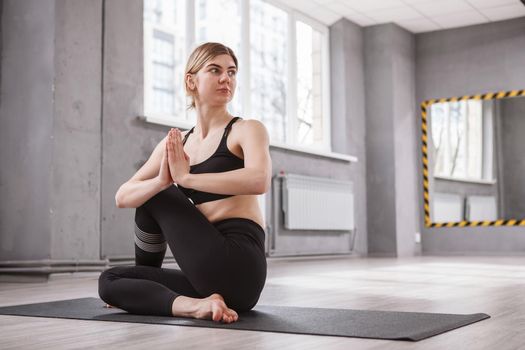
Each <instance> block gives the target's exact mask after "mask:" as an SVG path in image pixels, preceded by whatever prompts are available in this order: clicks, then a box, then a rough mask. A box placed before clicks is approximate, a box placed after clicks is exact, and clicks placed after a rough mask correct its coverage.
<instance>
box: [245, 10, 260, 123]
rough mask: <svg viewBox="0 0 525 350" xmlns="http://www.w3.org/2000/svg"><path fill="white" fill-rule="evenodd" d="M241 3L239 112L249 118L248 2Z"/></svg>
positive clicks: (249, 49) (249, 50)
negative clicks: (240, 87) (240, 89)
mask: <svg viewBox="0 0 525 350" xmlns="http://www.w3.org/2000/svg"><path fill="white" fill-rule="evenodd" d="M240 1H241V52H242V53H241V56H242V67H240V69H241V70H242V75H241V77H242V79H241V86H242V89H243V92H242V101H241V110H242V114H243V115H245V116H251V113H252V111H251V94H250V91H251V89H250V83H251V79H250V76H251V70H250V67H251V64H250V52H251V48H250V0H240ZM261 118H262V116H258V117H257V119H261Z"/></svg>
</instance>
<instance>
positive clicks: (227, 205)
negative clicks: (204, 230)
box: [196, 195, 264, 228]
mask: <svg viewBox="0 0 525 350" xmlns="http://www.w3.org/2000/svg"><path fill="white" fill-rule="evenodd" d="M196 207H197V209H199V210H200V211H201V213H203V214H204V216H205V217H206V218H208V220H209V221H210V222H211V223H214V222H217V221H221V220H224V219H229V218H246V219H250V220H253V221H255V222H256V223H258V224H259V225H260V226H261V227H262V228H264V221H263V218H262V216H261V209H260V208H259V202H258V201H257V196H255V195H235V196H233V197H228V198H224V199H218V200H216V201H212V202H206V203H202V204H197V205H196Z"/></svg>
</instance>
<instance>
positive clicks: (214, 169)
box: [177, 117, 244, 204]
mask: <svg viewBox="0 0 525 350" xmlns="http://www.w3.org/2000/svg"><path fill="white" fill-rule="evenodd" d="M238 119H242V118H241V117H234V118H232V119H231V120H230V122H229V123H228V125H227V126H226V127H225V128H224V134H223V135H222V138H221V142H220V143H219V147H217V150H216V151H215V153H213V154H212V155H211V156H210V158H208V159H206V160H205V161H203V162H200V163H197V164H194V165H190V173H192V174H203V173H222V172H225V171H231V170H236V169H240V168H244V159H241V158H239V157H237V156H236V155H235V154H233V153H232V152H230V150H229V149H228V146H227V144H226V139H227V137H228V133H229V132H230V129H231V126H232V124H233V123H235V122H236V121H237V120H238ZM193 129H195V127H193V128H191V130H190V131H189V132H188V133H187V134H186V136H184V140H183V141H182V144H183V145H184V144H186V140H187V139H188V136H189V135H190V134H191V133H192V132H193ZM177 186H178V187H179V189H180V190H181V191H182V192H183V193H184V194H185V195H186V196H187V197H188V198H189V199H190V200H191V201H192V202H193V204H201V203H205V202H211V201H215V200H218V199H223V198H227V197H232V196H234V195H233V194H218V193H209V192H201V191H197V190H194V189H192V188H185V187H182V186H181V185H177Z"/></svg>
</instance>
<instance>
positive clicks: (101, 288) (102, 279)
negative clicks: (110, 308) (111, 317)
mask: <svg viewBox="0 0 525 350" xmlns="http://www.w3.org/2000/svg"><path fill="white" fill-rule="evenodd" d="M118 278H119V266H115V267H111V268H109V269H106V270H104V271H102V273H101V274H100V276H99V277H98V295H99V297H100V299H102V300H103V301H105V302H106V303H108V304H111V282H112V281H114V280H116V279H118Z"/></svg>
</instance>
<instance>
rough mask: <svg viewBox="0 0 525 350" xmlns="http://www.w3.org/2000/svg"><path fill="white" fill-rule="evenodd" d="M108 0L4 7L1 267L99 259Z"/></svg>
mask: <svg viewBox="0 0 525 350" xmlns="http://www.w3.org/2000/svg"><path fill="white" fill-rule="evenodd" d="M101 18H102V10H101V1H91V2H82V1H76V2H73V1H65V0H61V1H37V0H35V1H4V2H3V13H2V42H3V52H2V65H1V69H2V74H1V77H2V80H1V95H2V101H1V102H2V103H1V104H0V115H1V116H2V128H1V129H0V143H1V144H0V155H1V160H0V162H1V163H2V164H4V166H3V167H2V170H3V171H1V172H0V195H1V196H2V198H3V201H2V206H1V207H0V232H1V235H0V239H1V243H2V244H1V248H0V260H2V261H5V260H35V259H53V260H64V259H65V260H67V259H69V260H93V261H97V260H98V259H99V256H100V254H99V221H100V220H99V212H100V205H99V204H100V202H99V190H100V189H99V185H100V180H99V178H100V161H99V160H100V141H99V140H100V121H101V115H100V104H101V91H100V70H101V63H100V62H101Z"/></svg>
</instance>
